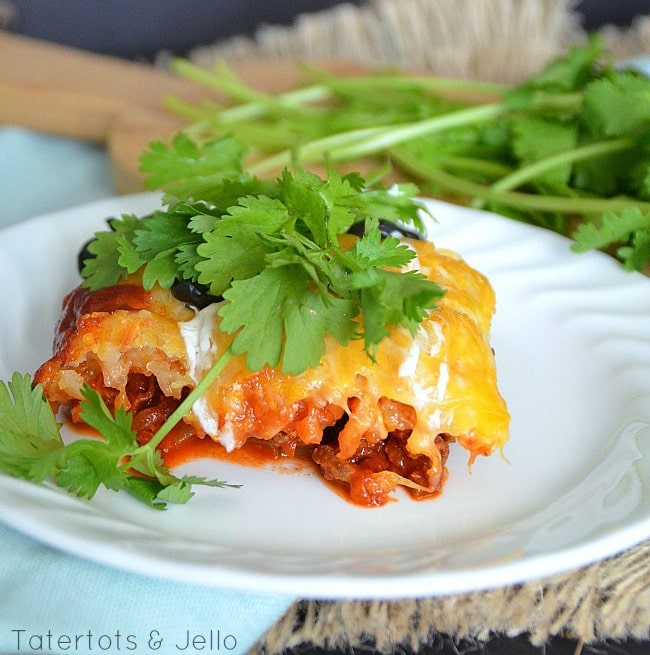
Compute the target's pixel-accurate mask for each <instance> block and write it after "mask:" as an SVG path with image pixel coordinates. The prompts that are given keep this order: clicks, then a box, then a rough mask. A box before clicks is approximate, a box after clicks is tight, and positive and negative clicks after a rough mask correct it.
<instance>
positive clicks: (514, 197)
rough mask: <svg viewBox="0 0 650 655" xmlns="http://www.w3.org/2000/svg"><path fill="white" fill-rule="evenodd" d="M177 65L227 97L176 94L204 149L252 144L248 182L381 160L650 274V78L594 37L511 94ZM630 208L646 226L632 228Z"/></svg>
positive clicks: (424, 81)
mask: <svg viewBox="0 0 650 655" xmlns="http://www.w3.org/2000/svg"><path fill="white" fill-rule="evenodd" d="M173 66H174V68H175V70H176V71H177V72H178V73H179V74H181V75H183V76H184V77H186V78H188V79H190V80H193V81H194V82H196V83H197V84H199V85H202V86H204V87H206V88H207V89H208V90H209V91H216V92H217V93H218V94H219V95H220V97H221V101H219V102H218V101H211V102H207V103H204V104H201V105H200V106H195V105H191V104H188V103H184V102H182V101H180V100H178V99H175V98H169V99H167V101H166V104H167V107H168V108H169V109H171V110H172V111H174V112H176V113H177V114H179V115H181V116H183V117H185V118H186V120H187V121H188V125H187V127H186V129H185V132H186V134H188V135H189V136H190V137H191V138H192V139H193V140H194V141H196V142H197V143H202V144H208V143H212V144H214V143H215V139H216V138H218V137H220V136H223V135H224V134H232V135H234V136H235V137H236V138H237V139H238V140H239V141H240V142H242V143H245V144H247V145H248V147H249V149H250V152H251V157H250V160H249V162H248V167H247V170H248V171H249V172H251V173H254V174H256V175H267V174H269V173H270V172H272V171H275V170H276V169H277V170H279V169H281V168H283V167H286V166H289V167H290V166H294V165H297V166H300V167H309V166H311V165H319V164H323V163H325V164H327V165H328V166H330V167H331V166H334V167H337V166H339V165H342V164H343V163H345V162H350V161H355V160H357V159H358V158H361V157H364V158H368V157H374V158H375V159H377V160H379V162H385V161H388V162H390V164H391V165H392V166H393V173H394V174H401V175H402V176H403V177H404V178H405V179H408V180H415V181H417V183H418V184H419V185H420V186H421V187H422V189H423V191H424V192H425V193H429V194H433V195H441V196H443V197H447V198H449V199H451V200H453V201H456V202H461V203H465V204H469V205H473V206H477V207H483V208H486V209H490V210H492V211H495V212H497V213H500V214H502V215H504V216H507V217H510V218H513V219H515V220H518V221H524V222H527V223H531V224H533V225H537V226H541V227H544V228H547V229H551V230H554V231H556V232H559V233H561V234H563V235H566V236H569V237H571V238H573V239H575V241H576V243H575V245H574V250H576V251H577V252H582V251H585V250H588V249H591V248H593V247H598V248H601V249H604V250H607V251H608V252H610V253H612V254H613V255H615V256H616V257H618V259H620V260H621V261H622V262H623V264H624V266H625V267H626V268H628V269H630V270H641V271H648V270H650V247H649V246H648V231H649V230H650V174H649V171H650V80H648V79H647V78H645V77H643V76H641V75H639V74H637V73H635V72H632V71H626V70H619V69H618V68H617V67H615V66H614V65H613V64H612V62H611V60H610V57H609V55H608V53H606V52H605V51H604V49H603V44H602V42H601V40H600V39H599V38H598V37H596V36H594V37H592V38H591V39H590V40H589V41H588V42H587V43H586V44H584V45H579V46H575V47H573V48H572V49H571V50H570V51H569V52H568V53H567V54H566V55H565V56H563V57H562V58H560V59H558V60H556V61H552V62H550V63H549V64H548V66H547V67H546V68H545V69H544V70H542V71H540V72H539V73H538V74H536V75H533V76H531V77H530V78H529V79H527V80H525V81H523V82H522V83H520V84H517V85H515V86H506V85H499V84H490V83H485V82H478V81H474V80H454V79H446V78H439V77H436V76H411V75H406V74H396V73H395V72H390V73H372V74H369V75H359V76H353V77H343V76H338V75H335V74H331V73H328V72H325V71H321V70H313V69H305V70H304V74H305V79H306V82H305V83H304V84H302V85H300V86H297V87H296V88H295V89H293V90H290V91H288V92H285V93H279V94H265V93H261V92H259V91H257V90H255V89H252V88H250V87H249V86H248V85H247V84H246V83H245V82H244V81H243V80H241V79H240V78H238V77H237V76H236V75H235V74H234V73H233V71H231V70H229V69H228V68H227V66H226V65H225V64H219V65H217V67H216V70H214V71H209V70H205V69H202V68H199V67H197V66H195V65H193V64H191V63H190V62H187V61H185V60H182V59H181V60H176V61H175V62H174V64H173ZM224 98H225V101H224V100H223V99H224ZM206 156H207V152H206ZM143 167H144V170H145V171H147V172H148V173H150V175H151V178H150V179H151V180H152V181H153V184H154V186H156V185H157V184H158V181H159V179H160V178H159V175H158V172H157V171H156V170H155V169H152V168H151V167H150V166H149V165H148V162H147V161H146V159H143ZM175 184H179V183H175ZM630 209H634V210H635V211H638V212H640V216H641V218H640V219H639V218H638V217H637V218H636V219H634V220H630V214H629V210H630ZM576 227H577V228H578V230H577V231H576ZM594 230H595V231H596V232H597V233H598V235H599V237H598V238H597V239H594V238H592V237H591V236H590V235H592V234H593V232H594ZM591 244H594V245H591Z"/></svg>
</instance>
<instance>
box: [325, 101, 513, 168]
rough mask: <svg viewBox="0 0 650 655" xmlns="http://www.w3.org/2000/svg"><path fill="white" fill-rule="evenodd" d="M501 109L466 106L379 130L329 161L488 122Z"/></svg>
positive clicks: (356, 155)
mask: <svg viewBox="0 0 650 655" xmlns="http://www.w3.org/2000/svg"><path fill="white" fill-rule="evenodd" d="M503 110H504V108H503V105H501V104H496V103H495V104H488V105H481V106H478V107H470V108H469V109H460V110H458V111H454V112H450V113H448V114H443V115H441V116H434V117H433V118H425V119H424V120H421V121H417V122H414V123H405V124H402V125H392V126H390V127H386V128H384V129H383V130H381V132H380V133H378V134H377V135H376V136H370V137H368V138H367V139H365V140H363V141H361V142H359V143H356V144H354V143H353V144H351V145H350V146H348V147H347V148H344V147H343V148H341V149H340V150H337V151H335V152H332V153H330V155H331V156H332V158H334V159H338V160H341V159H348V160H349V159H356V158H357V157H363V156H365V155H370V154H373V153H376V152H379V151H382V150H385V149H386V148H389V147H391V146H394V145H397V144H399V143H403V142H404V141H409V140H410V139H415V138H417V137H420V136H424V135H426V134H435V133H436V132H442V131H444V130H448V129H450V128H452V127H460V126H462V125H468V124H474V123H479V122H481V121H488V120H491V119H494V118H496V117H497V116H498V115H499V114H501V113H502V112H503Z"/></svg>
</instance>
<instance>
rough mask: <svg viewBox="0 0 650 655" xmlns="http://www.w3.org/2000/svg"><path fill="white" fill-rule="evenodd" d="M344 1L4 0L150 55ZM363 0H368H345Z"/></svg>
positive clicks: (649, 8)
mask: <svg viewBox="0 0 650 655" xmlns="http://www.w3.org/2000/svg"><path fill="white" fill-rule="evenodd" d="M397 1H399V0H397ZM479 1H480V0H479ZM339 3H340V0H3V4H6V5H8V6H10V7H12V8H13V14H14V15H13V18H12V20H11V24H10V26H9V28H10V30H12V31H14V32H17V33H21V34H25V35H28V36H33V37H36V38H41V39H45V40H48V41H54V42H56V43H62V44H66V45H71V46H74V47H79V48H83V49H86V50H92V51H95V52H100V53H103V54H110V55H116V56H120V57H125V58H129V59H140V60H146V59H151V58H152V57H153V56H154V55H155V54H156V53H157V52H159V51H161V50H168V51H169V52H171V53H173V54H177V55H184V54H186V53H187V52H188V51H189V50H190V49H192V48H194V47H196V46H199V45H207V44H211V43H214V42H215V41H218V40H220V39H225V38H228V37H229V36H233V35H236V34H248V35H252V34H253V33H254V31H255V29H256V28H257V27H259V26H260V25H262V24H284V25H286V24H290V23H291V22H292V21H293V19H294V18H295V16H297V15H298V14H301V13H305V12H313V11H319V10H323V9H328V8H331V7H333V6H334V5H336V4H339ZM348 3H349V4H356V5H363V4H365V2H364V0H348ZM576 9H577V10H578V11H579V12H580V13H581V14H582V16H583V24H584V27H585V28H586V29H594V28H597V27H599V26H600V25H602V24H604V23H614V24H618V25H625V24H628V23H629V22H630V21H631V20H632V19H633V17H634V16H635V15H636V14H640V13H650V0H582V2H577V5H576Z"/></svg>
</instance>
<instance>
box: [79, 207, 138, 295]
mask: <svg viewBox="0 0 650 655" xmlns="http://www.w3.org/2000/svg"><path fill="white" fill-rule="evenodd" d="M139 225H140V221H139V220H138V218H137V217H136V216H134V215H123V216H122V217H121V219H113V220H111V222H110V227H111V229H110V230H109V231H105V230H102V231H98V232H96V233H95V236H94V239H93V240H92V241H91V242H90V243H89V244H88V251H89V252H90V253H91V254H92V255H93V256H92V257H89V258H87V259H86V260H85V261H84V266H83V269H82V271H81V274H82V276H83V277H84V278H85V284H86V286H87V287H89V288H90V289H91V290H93V291H94V290H96V289H101V288H102V287H107V286H111V285H113V284H115V283H117V281H118V280H120V279H121V278H124V277H126V275H127V272H128V271H131V272H133V270H137V268H138V267H139V265H140V264H139V263H137V264H136V266H135V268H133V264H132V262H133V256H134V252H133V251H132V250H130V249H128V247H127V244H129V243H130V241H131V239H132V238H133V236H134V235H135V230H136V229H137V228H138V227H139Z"/></svg>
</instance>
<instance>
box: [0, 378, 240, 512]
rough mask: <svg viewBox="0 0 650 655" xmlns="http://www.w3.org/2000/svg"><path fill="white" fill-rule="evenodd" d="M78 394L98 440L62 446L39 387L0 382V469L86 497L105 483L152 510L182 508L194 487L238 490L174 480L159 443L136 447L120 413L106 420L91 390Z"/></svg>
mask: <svg viewBox="0 0 650 655" xmlns="http://www.w3.org/2000/svg"><path fill="white" fill-rule="evenodd" d="M82 393H83V398H84V399H83V401H82V402H81V415H82V418H83V420H84V421H85V422H86V423H87V424H88V425H89V426H91V427H92V428H94V429H96V430H97V431H98V433H99V434H100V435H101V437H102V438H101V439H91V438H82V439H77V440H75V441H71V442H70V443H68V444H65V443H64V442H63V439H62V437H61V431H60V428H61V426H60V425H59V423H58V422H57V420H56V417H55V415H54V412H53V411H52V408H51V406H50V404H49V403H48V401H47V399H46V398H45V396H44V395H43V388H42V386H41V385H35V386H33V385H32V381H31V378H30V376H29V375H21V374H19V373H15V374H14V375H13V376H12V378H11V380H10V381H9V382H7V383H6V384H5V383H4V382H2V381H0V417H1V419H2V420H1V421H0V471H2V472H3V473H6V474H8V475H12V476H14V477H20V478H25V479H27V480H30V481H31V482H35V483H41V482H43V481H45V480H47V479H52V480H54V481H55V482H56V484H57V485H58V486H59V487H62V488H64V489H66V490H67V491H69V492H70V493H73V494H75V495H77V496H80V497H83V498H88V499H90V498H93V497H94V496H95V494H96V493H97V490H98V489H99V487H100V486H102V485H103V486H104V487H106V488H107V489H111V490H113V491H125V492H127V493H129V494H131V495H132V496H134V497H135V498H137V499H138V500H140V501H142V502H143V503H145V504H147V505H149V506H150V507H153V508H154V509H165V508H166V506H167V505H168V504H169V503H186V502H187V501H188V500H189V499H190V498H191V497H192V496H193V495H194V492H193V490H192V487H193V485H196V484H201V485H207V486H211V487H233V486H236V485H230V484H228V483H226V482H222V481H220V480H208V479H205V478H200V477H196V476H183V477H180V478H179V477H176V476H174V475H172V474H171V473H170V471H169V469H168V468H167V467H166V466H165V464H164V462H163V460H162V456H161V455H160V452H159V451H158V450H156V445H158V443H159V440H156V441H152V442H149V443H147V444H145V445H144V446H140V445H139V444H138V442H137V440H136V434H135V432H133V430H132V429H131V415H130V414H129V413H128V412H126V411H125V410H124V408H118V409H117V410H116V412H115V415H112V414H111V413H110V412H109V410H108V408H107V407H106V405H105V404H104V402H103V400H102V398H101V396H100V395H99V394H98V393H97V392H96V391H94V390H93V389H91V388H90V387H87V386H86V387H84V389H83V392H82Z"/></svg>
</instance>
